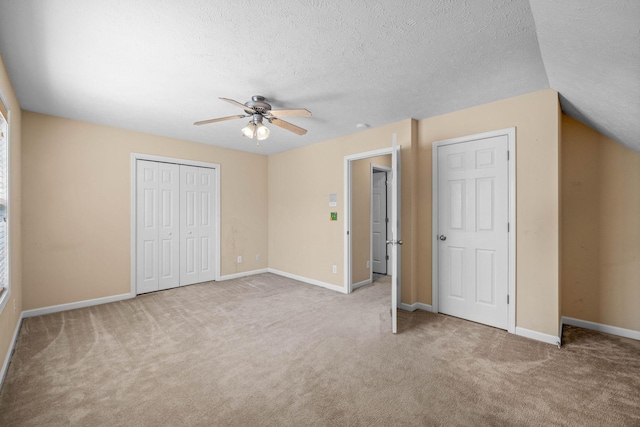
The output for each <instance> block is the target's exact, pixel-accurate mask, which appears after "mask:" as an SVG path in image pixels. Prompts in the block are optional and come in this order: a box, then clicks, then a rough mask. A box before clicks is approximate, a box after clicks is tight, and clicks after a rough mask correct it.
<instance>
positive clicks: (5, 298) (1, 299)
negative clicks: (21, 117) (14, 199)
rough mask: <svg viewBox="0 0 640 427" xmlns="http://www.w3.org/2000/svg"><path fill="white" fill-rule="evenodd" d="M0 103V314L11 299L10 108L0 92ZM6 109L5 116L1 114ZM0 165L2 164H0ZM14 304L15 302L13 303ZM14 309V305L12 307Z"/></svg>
mask: <svg viewBox="0 0 640 427" xmlns="http://www.w3.org/2000/svg"><path fill="white" fill-rule="evenodd" d="M0 104H2V107H3V108H2V110H0V116H2V120H3V121H4V123H5V135H4V140H5V143H4V145H5V147H6V148H5V162H6V165H5V167H6V169H5V175H6V179H5V186H6V189H5V210H6V219H7V220H6V223H5V224H6V225H5V227H6V229H5V243H4V244H5V263H6V265H5V275H6V285H5V287H4V288H0V314H2V313H3V312H4V309H5V307H6V305H7V303H8V302H9V300H10V299H11V251H10V248H11V231H10V230H11V227H10V224H11V208H10V206H11V203H10V202H9V200H10V187H11V185H10V181H11V179H10V176H11V162H10V157H9V156H10V153H11V143H10V142H11V109H10V108H9V107H8V104H7V102H6V101H5V97H4V96H3V94H2V93H1V92H0ZM5 111H6V117H5V115H4V114H3V113H4V112H5ZM0 167H2V165H0ZM14 304H15V303H14ZM14 310H15V307H14Z"/></svg>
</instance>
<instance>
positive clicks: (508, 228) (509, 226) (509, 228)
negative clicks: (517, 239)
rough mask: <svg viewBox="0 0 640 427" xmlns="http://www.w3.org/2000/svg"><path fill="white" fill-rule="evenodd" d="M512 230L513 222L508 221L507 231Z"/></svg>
mask: <svg viewBox="0 0 640 427" xmlns="http://www.w3.org/2000/svg"><path fill="white" fill-rule="evenodd" d="M510 232H511V223H510V222H508V223H507V233H510Z"/></svg>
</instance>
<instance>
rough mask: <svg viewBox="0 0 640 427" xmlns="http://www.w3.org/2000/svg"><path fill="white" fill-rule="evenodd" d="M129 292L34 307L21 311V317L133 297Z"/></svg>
mask: <svg viewBox="0 0 640 427" xmlns="http://www.w3.org/2000/svg"><path fill="white" fill-rule="evenodd" d="M134 296H135V295H134ZM134 296H132V295H131V294H120V295H113V296H110V297H104V298H95V299H88V300H84V301H77V302H70V303H68V304H59V305H51V306H49V307H42V308H35V309H33V310H25V311H23V312H22V318H27V317H34V316H42V315H43V314H51V313H58V312H59V311H67V310H74V309H76V308H84V307H91V306H93V305H100V304H107V303H110V302H116V301H122V300H125V299H129V298H133V297H134Z"/></svg>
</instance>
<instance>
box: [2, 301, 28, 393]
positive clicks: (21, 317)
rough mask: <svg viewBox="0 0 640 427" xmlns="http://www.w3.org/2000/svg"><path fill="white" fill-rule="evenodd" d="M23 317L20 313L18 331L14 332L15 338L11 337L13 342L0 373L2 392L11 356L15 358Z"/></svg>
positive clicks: (10, 344) (10, 343)
mask: <svg viewBox="0 0 640 427" xmlns="http://www.w3.org/2000/svg"><path fill="white" fill-rule="evenodd" d="M23 315H24V312H22V313H20V317H18V323H17V324H16V329H15V330H14V331H13V336H12V337H11V342H9V348H8V349H7V354H6V355H5V356H4V363H3V364H2V371H0V390H2V386H3V385H4V378H5V377H6V376H7V370H8V369H9V363H11V356H13V350H14V348H15V346H16V341H18V332H20V326H22V319H23V318H24V316H23Z"/></svg>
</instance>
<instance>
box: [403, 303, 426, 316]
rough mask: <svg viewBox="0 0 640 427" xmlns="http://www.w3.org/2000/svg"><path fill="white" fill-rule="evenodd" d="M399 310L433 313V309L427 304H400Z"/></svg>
mask: <svg viewBox="0 0 640 427" xmlns="http://www.w3.org/2000/svg"><path fill="white" fill-rule="evenodd" d="M398 308H400V309H402V310H404V311H411V312H413V311H416V310H424V311H428V312H429V313H433V307H432V306H431V305H429V304H425V303H422V302H414V303H413V304H405V303H403V302H401V303H399V304H398Z"/></svg>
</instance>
